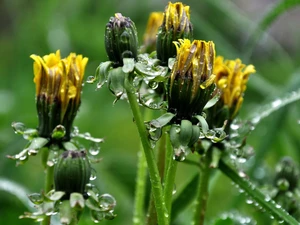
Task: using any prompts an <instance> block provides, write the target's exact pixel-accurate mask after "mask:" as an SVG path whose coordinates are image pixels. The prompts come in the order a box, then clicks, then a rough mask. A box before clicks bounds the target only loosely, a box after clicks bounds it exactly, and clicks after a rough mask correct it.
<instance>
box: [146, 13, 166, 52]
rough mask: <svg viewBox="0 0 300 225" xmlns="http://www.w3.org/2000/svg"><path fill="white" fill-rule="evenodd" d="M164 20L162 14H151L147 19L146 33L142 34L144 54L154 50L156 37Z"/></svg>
mask: <svg viewBox="0 0 300 225" xmlns="http://www.w3.org/2000/svg"><path fill="white" fill-rule="evenodd" d="M163 19H164V14H163V13H162V12H152V13H151V14H150V16H149V19H148V24H147V28H146V32H145V34H144V48H145V50H146V52H149V53H150V52H152V51H154V50H155V48H156V35H157V32H158V29H159V27H160V26H161V24H162V22H163Z"/></svg>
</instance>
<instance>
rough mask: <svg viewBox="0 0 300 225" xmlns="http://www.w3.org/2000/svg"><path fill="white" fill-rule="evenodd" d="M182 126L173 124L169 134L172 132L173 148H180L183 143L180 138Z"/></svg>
mask: <svg viewBox="0 0 300 225" xmlns="http://www.w3.org/2000/svg"><path fill="white" fill-rule="evenodd" d="M179 132H180V126H179V125H177V124H172V126H171V128H170V131H169V134H170V141H171V144H172V146H173V148H179V147H180V145H181V143H180V139H179V136H180V134H179Z"/></svg>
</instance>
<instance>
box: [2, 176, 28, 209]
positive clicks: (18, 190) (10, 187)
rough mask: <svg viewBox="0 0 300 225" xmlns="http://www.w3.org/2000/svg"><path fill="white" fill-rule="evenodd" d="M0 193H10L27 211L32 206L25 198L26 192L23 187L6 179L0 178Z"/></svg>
mask: <svg viewBox="0 0 300 225" xmlns="http://www.w3.org/2000/svg"><path fill="white" fill-rule="evenodd" d="M0 191H4V192H7V193H10V194H11V195H14V196H15V197H16V198H17V199H19V200H20V201H21V202H22V203H23V204H24V205H25V206H26V207H27V208H28V209H32V206H33V204H32V203H31V201H30V200H29V199H28V197H27V193H28V191H27V190H26V189H25V188H24V187H23V186H21V185H19V184H17V183H15V182H13V181H10V180H8V179H4V178H0Z"/></svg>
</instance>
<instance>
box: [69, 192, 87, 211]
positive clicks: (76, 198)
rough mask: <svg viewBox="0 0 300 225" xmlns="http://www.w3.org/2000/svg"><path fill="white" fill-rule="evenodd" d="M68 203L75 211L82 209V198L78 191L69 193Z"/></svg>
mask: <svg viewBox="0 0 300 225" xmlns="http://www.w3.org/2000/svg"><path fill="white" fill-rule="evenodd" d="M70 205H71V207H72V208H74V209H76V210H77V211H81V210H83V209H84V198H83V196H82V194H80V193H72V194H71V195H70Z"/></svg>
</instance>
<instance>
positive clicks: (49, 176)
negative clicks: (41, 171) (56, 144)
mask: <svg viewBox="0 0 300 225" xmlns="http://www.w3.org/2000/svg"><path fill="white" fill-rule="evenodd" d="M49 151H50V149H48V148H44V149H43V152H42V163H43V165H44V167H45V173H46V174H45V175H46V176H45V185H44V193H45V194H46V193H48V192H49V191H50V190H51V189H52V188H53V180H54V166H48V165H47V160H48V156H49ZM50 221H51V216H46V217H45V218H44V220H43V221H42V222H41V225H50Z"/></svg>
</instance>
